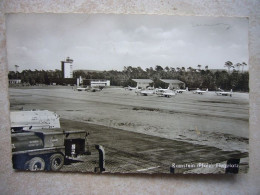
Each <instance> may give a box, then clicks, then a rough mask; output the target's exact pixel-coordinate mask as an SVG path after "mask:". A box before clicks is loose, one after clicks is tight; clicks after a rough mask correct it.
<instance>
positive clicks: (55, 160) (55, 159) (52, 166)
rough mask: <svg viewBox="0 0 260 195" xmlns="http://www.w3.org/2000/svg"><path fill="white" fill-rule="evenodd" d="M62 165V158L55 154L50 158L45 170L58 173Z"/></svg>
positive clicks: (60, 155)
mask: <svg viewBox="0 0 260 195" xmlns="http://www.w3.org/2000/svg"><path fill="white" fill-rule="evenodd" d="M63 165H64V156H63V155H62V154H60V153H55V154H53V155H51V156H50V158H49V163H48V167H47V170H51V171H58V170H60V169H61V167H62V166H63Z"/></svg>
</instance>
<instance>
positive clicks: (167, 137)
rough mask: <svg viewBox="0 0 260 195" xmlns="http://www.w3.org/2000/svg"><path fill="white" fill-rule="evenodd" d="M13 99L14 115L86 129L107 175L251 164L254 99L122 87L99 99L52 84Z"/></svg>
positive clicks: (15, 91)
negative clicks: (42, 115) (54, 116)
mask: <svg viewBox="0 0 260 195" xmlns="http://www.w3.org/2000/svg"><path fill="white" fill-rule="evenodd" d="M9 95H10V104H11V105H10V108H11V110H17V109H21V108H22V109H23V110H32V109H41V110H43V109H46V110H50V111H54V112H56V113H58V114H59V115H60V117H61V125H62V127H63V128H64V127H66V128H79V129H86V130H88V131H89V132H90V136H89V139H90V142H91V143H93V144H100V145H103V146H104V147H105V150H106V167H107V171H108V172H127V173H133V172H146V173H158V172H165V173H167V172H169V166H170V165H171V164H172V163H174V162H178V163H187V162H189V163H198V162H204V163H217V162H218V163H220V162H224V161H225V160H227V159H229V158H234V157H237V158H243V159H244V161H246V162H245V163H246V165H247V164H248V158H247V157H248V125H249V124H248V118H249V114H248V112H249V96H248V93H234V95H233V97H229V96H217V95H216V94H215V93H214V92H209V93H206V94H203V95H198V94H193V93H192V92H184V93H183V94H178V95H177V96H175V97H172V98H164V97H157V96H156V95H154V96H138V95H136V94H135V92H134V91H128V90H125V89H123V88H112V87H111V88H105V89H103V90H102V91H101V92H95V93H93V92H85V91H81V92H79V91H75V90H74V89H73V87H58V86H46V87H32V88H26V87H24V88H10V89H9ZM96 157H97V153H95V152H93V155H91V156H89V157H82V159H81V161H82V162H81V163H80V162H79V163H73V164H71V165H66V166H64V168H63V169H62V171H93V166H95V164H96V160H95V159H97V158H96ZM87 159H90V160H87ZM84 163H87V164H88V168H85V169H84V167H86V166H85V165H84ZM90 167H91V168H90ZM205 170H206V169H204V172H205ZM184 171H185V170H182V171H181V172H184ZM186 171H187V170H186ZM222 171H223V169H222ZM194 172H198V173H202V172H203V170H201V169H200V170H197V169H196V170H195V169H194ZM213 172H215V173H216V172H219V170H216V169H215V170H213Z"/></svg>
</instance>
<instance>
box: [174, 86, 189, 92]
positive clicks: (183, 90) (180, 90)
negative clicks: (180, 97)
mask: <svg viewBox="0 0 260 195" xmlns="http://www.w3.org/2000/svg"><path fill="white" fill-rule="evenodd" d="M185 91H189V90H188V87H187V88H186V89H176V90H175V92H176V93H182V92H185Z"/></svg>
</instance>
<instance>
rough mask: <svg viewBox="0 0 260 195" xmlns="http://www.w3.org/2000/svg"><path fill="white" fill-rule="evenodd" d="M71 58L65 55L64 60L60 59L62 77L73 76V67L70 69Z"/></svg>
mask: <svg viewBox="0 0 260 195" xmlns="http://www.w3.org/2000/svg"><path fill="white" fill-rule="evenodd" d="M72 63H73V59H70V57H67V58H66V60H65V61H61V71H62V75H63V78H73V69H72Z"/></svg>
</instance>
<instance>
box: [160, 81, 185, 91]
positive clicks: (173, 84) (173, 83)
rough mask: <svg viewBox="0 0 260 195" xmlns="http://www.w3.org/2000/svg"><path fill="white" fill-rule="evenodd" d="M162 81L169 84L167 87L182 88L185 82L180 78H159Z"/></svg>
mask: <svg viewBox="0 0 260 195" xmlns="http://www.w3.org/2000/svg"><path fill="white" fill-rule="evenodd" d="M160 80H161V81H162V82H164V83H167V84H169V89H171V90H172V89H181V88H182V89H184V88H185V83H184V82H182V81H180V80H177V79H176V80H175V79H174V80H172V79H160Z"/></svg>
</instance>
